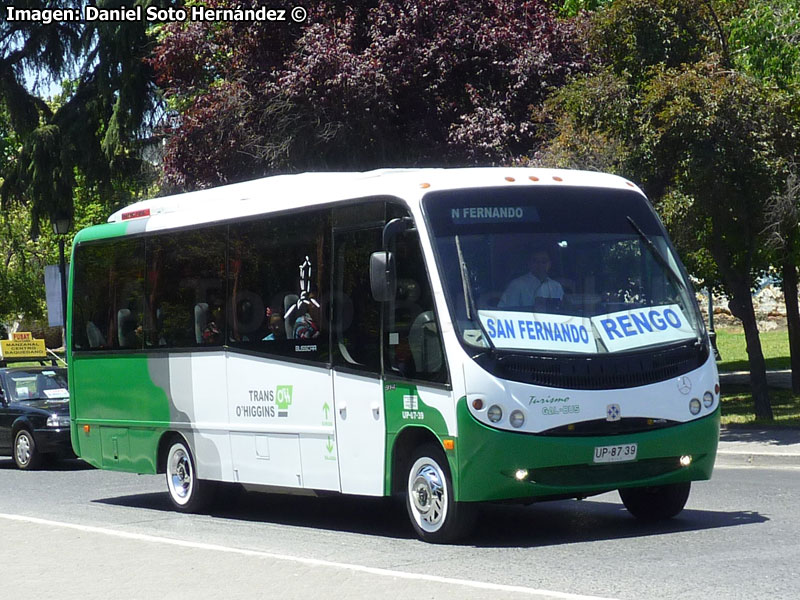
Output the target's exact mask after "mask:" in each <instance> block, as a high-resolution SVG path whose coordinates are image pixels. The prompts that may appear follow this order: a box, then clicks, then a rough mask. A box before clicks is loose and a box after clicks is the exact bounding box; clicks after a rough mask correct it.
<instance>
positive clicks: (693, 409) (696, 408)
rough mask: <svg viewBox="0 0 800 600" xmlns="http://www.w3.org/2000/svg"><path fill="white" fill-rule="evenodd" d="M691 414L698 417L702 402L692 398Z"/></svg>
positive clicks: (690, 404) (690, 403)
mask: <svg viewBox="0 0 800 600" xmlns="http://www.w3.org/2000/svg"><path fill="white" fill-rule="evenodd" d="M689 412H690V413H692V414H693V415H696V414H698V413H699V412H700V400H698V399H697V398H692V399H691V401H690V402H689Z"/></svg>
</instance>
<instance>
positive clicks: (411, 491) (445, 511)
mask: <svg viewBox="0 0 800 600" xmlns="http://www.w3.org/2000/svg"><path fill="white" fill-rule="evenodd" d="M406 508H407V510H408V515H409V517H410V519H411V524H412V525H413V527H414V530H415V531H416V533H417V535H418V536H419V538H420V539H421V540H423V541H426V542H432V543H435V544H446V543H450V542H454V541H456V540H458V539H459V538H461V537H463V536H464V535H466V534H467V533H469V530H470V529H471V528H472V524H473V521H474V506H473V505H471V504H466V503H464V502H456V501H455V500H454V499H453V484H452V479H451V478H450V471H449V469H448V467H447V459H446V458H445V456H444V454H443V453H442V451H441V450H440V449H439V448H438V447H436V446H435V445H432V444H431V445H426V446H423V447H421V448H420V449H419V450H418V451H417V452H416V454H415V455H414V458H412V460H411V468H410V469H409V470H408V484H407V487H406Z"/></svg>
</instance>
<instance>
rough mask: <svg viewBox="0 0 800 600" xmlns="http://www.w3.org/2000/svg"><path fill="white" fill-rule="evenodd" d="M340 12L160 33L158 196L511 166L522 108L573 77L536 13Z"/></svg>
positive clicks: (372, 5) (528, 145)
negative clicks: (253, 184)
mask: <svg viewBox="0 0 800 600" xmlns="http://www.w3.org/2000/svg"><path fill="white" fill-rule="evenodd" d="M207 4H208V5H209V6H211V7H214V6H217V5H219V7H223V5H225V4H226V3H225V2H224V1H221V0H211V1H209V2H207ZM255 4H256V3H255V2H254V3H253V5H255ZM341 4H342V3H338V2H325V1H319V2H314V3H313V6H312V7H311V8H310V10H309V17H308V20H307V22H306V23H304V24H293V23H288V22H287V23H280V24H279V23H235V22H231V23H223V22H200V23H173V24H170V25H167V26H165V29H164V32H163V34H164V35H163V36H162V37H161V40H162V41H161V42H160V45H159V47H158V48H157V51H156V53H155V58H154V59H153V61H152V62H153V65H154V67H155V69H156V72H157V74H158V78H159V79H158V81H159V84H160V85H161V86H162V88H163V89H164V91H165V95H166V98H167V101H168V105H169V108H170V111H171V112H170V114H171V120H170V126H169V129H168V131H167V147H166V161H165V183H167V184H168V185H170V186H172V187H176V188H182V189H190V188H195V187H204V186H210V185H214V184H218V183H222V182H230V181H238V180H242V179H247V178H250V177H255V176H259V175H262V174H267V173H274V172H290V171H302V170H312V169H348V170H364V169H370V168H375V167H382V166H422V165H467V164H471V165H474V164H500V163H506V162H510V161H512V160H515V159H519V158H520V157H524V156H527V155H530V154H531V153H532V152H533V150H535V148H536V146H537V140H536V136H535V132H534V131H533V129H532V128H531V127H530V126H529V122H530V115H531V111H532V109H533V108H534V107H536V106H538V105H540V104H541V103H542V101H543V100H544V99H545V98H546V97H547V96H548V95H549V93H550V92H551V91H552V90H554V89H555V88H557V87H558V86H560V85H563V84H564V83H565V81H566V80H567V78H568V77H569V76H570V75H572V74H574V73H577V72H582V71H585V70H586V69H587V64H588V60H587V56H586V52H585V50H584V48H583V46H582V45H581V44H580V43H579V42H578V41H577V36H576V34H575V26H574V24H573V23H572V22H570V21H565V20H560V19H558V18H557V17H556V15H555V13H554V12H553V11H552V10H551V8H550V3H548V2H546V1H542V0H539V1H523V2H520V1H511V0H471V1H465V0H416V1H406V2H390V1H385V0H372V1H369V0H362V1H358V2H349V3H348V6H346V7H342V6H341Z"/></svg>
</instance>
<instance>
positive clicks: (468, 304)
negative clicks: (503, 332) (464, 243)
mask: <svg viewBox="0 0 800 600" xmlns="http://www.w3.org/2000/svg"><path fill="white" fill-rule="evenodd" d="M455 241H456V252H457V254H458V265H459V272H460V273H461V287H462V289H463V291H464V306H465V308H466V313H467V319H469V320H470V321H472V322H473V323H477V324H478V328H479V329H480V330H481V337H482V338H483V340H485V341H486V344H487V346H488V347H487V350H488V351H489V353H490V354H494V351H495V346H494V343H493V342H492V339H491V338H490V337H489V333H488V332H487V331H486V328H485V327H484V326H483V323H481V318H480V316H479V315H478V309H477V307H476V305H475V298H473V296H472V286H471V285H470V283H469V282H470V277H469V268H468V267H467V262H466V261H465V260H464V253H463V252H462V251H461V239H460V238H459V237H458V236H455ZM476 341H478V340H476Z"/></svg>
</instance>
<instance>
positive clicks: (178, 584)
mask: <svg viewBox="0 0 800 600" xmlns="http://www.w3.org/2000/svg"><path fill="white" fill-rule="evenodd" d="M0 490H1V491H2V493H0V564H2V568H3V571H4V575H3V582H2V588H0V589H2V593H0V597H2V598H48V597H49V598H59V599H72V598H76V599H77V598H81V599H86V598H107V597H109V596H112V595H113V597H115V598H121V599H126V598H153V597H156V596H157V595H158V594H161V595H164V596H169V597H170V598H177V599H180V598H267V597H269V598H308V597H315V598H324V599H332V598H342V597H348V598H362V597H364V598H366V597H370V598H374V597H380V598H383V597H387V598H404V599H407V598H410V597H413V598H445V597H452V598H459V599H460V598H522V597H528V598H530V597H537V598H573V599H576V600H577V599H579V598H584V599H587V600H589V599H593V598H598V597H601V598H618V599H620V600H629V599H630V600H633V599H639V598H648V599H649V598H653V599H658V598H681V599H684V598H688V599H693V598H698V599H699V598H702V599H704V600H705V599H707V598H723V597H724V598H732V599H738V598H742V599H745V598H746V599H748V600H750V599H754V598H770V599H774V598H786V599H790V598H791V599H794V598H796V597H797V589H800V575H798V573H797V570H796V565H797V564H800V519H798V518H797V517H798V513H800V510H799V509H798V508H797V498H798V497H800V469H793V468H786V467H781V468H761V467H753V466H742V467H740V468H724V467H723V468H720V469H718V470H717V471H716V472H715V475H714V478H713V479H712V480H711V481H710V482H704V483H699V484H696V485H695V487H694V489H693V492H692V496H691V497H690V500H689V504H688V506H687V510H685V511H684V512H683V513H682V514H681V516H680V517H679V518H678V519H675V520H674V521H672V522H670V523H668V524H666V525H660V526H652V525H642V524H640V523H638V522H636V521H635V520H634V519H632V518H631V517H630V516H629V515H628V514H627V512H626V511H625V510H624V509H623V508H622V506H621V504H620V503H619V500H618V498H617V496H616V494H613V493H611V494H604V495H602V496H598V497H596V498H593V499H590V500H586V501H583V502H576V501H563V502H552V503H546V504H539V505H534V506H530V507H519V506H505V505H504V506H499V505H498V506H490V507H487V509H486V510H485V511H484V512H483V516H482V519H481V523H480V525H479V528H478V531H477V532H476V534H475V535H474V536H473V537H472V538H471V539H470V540H468V541H467V543H465V544H463V545H460V546H446V547H438V546H431V545H427V544H423V543H421V542H419V541H417V540H416V539H414V537H413V536H412V534H411V531H410V528H409V526H408V525H407V524H406V522H405V516H404V515H403V513H402V510H401V509H400V508H398V507H397V506H395V505H394V504H392V503H391V502H389V501H384V500H377V499H364V498H347V499H345V498H340V497H329V498H305V497H288V496H275V495H266V494H256V493H248V494H245V495H244V496H242V497H241V498H240V499H239V500H238V501H237V503H236V505H235V506H231V507H228V508H225V509H220V510H217V511H215V512H213V513H212V514H207V515H182V514H177V513H175V512H173V511H172V510H171V509H170V507H169V501H168V499H167V497H166V494H165V492H164V483H163V480H162V478H161V477H149V476H135V475H129V474H125V473H112V472H103V471H95V470H93V469H89V468H85V467H84V466H83V465H82V463H80V462H78V461H73V462H70V463H65V464H62V465H61V466H60V467H58V468H57V469H54V470H49V471H41V472H33V473H23V472H19V471H17V470H15V469H14V468H13V465H12V463H11V461H10V460H6V461H4V460H2V459H0Z"/></svg>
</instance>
